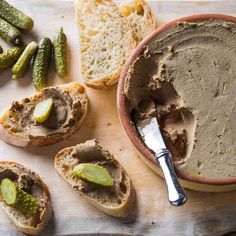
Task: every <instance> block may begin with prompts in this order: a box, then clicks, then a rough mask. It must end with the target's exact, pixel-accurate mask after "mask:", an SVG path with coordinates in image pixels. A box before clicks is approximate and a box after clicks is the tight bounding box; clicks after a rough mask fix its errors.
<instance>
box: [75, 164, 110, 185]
mask: <svg viewBox="0 0 236 236" xmlns="http://www.w3.org/2000/svg"><path fill="white" fill-rule="evenodd" d="M73 175H74V176H76V177H79V178H81V179H83V180H87V181H89V182H91V183H95V184H99V185H102V186H113V185H114V182H113V179H112V177H111V175H110V174H109V172H108V170H107V169H106V168H104V167H102V166H100V165H98V164H90V163H83V164H79V165H77V166H75V167H74V169H73Z"/></svg>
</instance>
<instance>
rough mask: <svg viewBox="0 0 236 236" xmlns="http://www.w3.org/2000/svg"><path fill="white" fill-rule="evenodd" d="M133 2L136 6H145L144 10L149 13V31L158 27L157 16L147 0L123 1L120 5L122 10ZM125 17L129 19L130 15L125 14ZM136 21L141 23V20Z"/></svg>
mask: <svg viewBox="0 0 236 236" xmlns="http://www.w3.org/2000/svg"><path fill="white" fill-rule="evenodd" d="M131 2H133V3H134V4H135V6H138V5H141V6H142V7H143V9H144V11H145V12H146V13H147V15H148V17H147V19H148V21H149V24H148V27H149V31H150V32H152V31H154V30H155V29H156V28H157V23H156V18H155V15H154V13H153V11H152V9H151V8H150V6H149V5H148V3H147V2H146V1H145V0H132V1H130V0H125V1H122V3H121V4H120V6H119V10H120V11H121V9H122V7H124V6H129V4H130V3H131ZM121 14H122V13H121ZM123 17H124V18H127V19H128V17H125V16H123ZM136 23H137V24H139V22H136ZM131 26H132V23H131ZM132 28H135V27H132ZM134 34H135V32H134ZM146 36H147V35H145V36H144V37H146ZM137 43H140V42H137Z"/></svg>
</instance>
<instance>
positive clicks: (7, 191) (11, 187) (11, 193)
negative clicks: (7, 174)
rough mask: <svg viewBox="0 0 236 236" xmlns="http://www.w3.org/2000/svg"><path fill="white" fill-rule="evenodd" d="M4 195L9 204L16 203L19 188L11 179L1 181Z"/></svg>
mask: <svg viewBox="0 0 236 236" xmlns="http://www.w3.org/2000/svg"><path fill="white" fill-rule="evenodd" d="M1 193H2V197H3V199H4V200H5V202H6V203H7V204H8V205H13V204H15V203H16V196H17V188H16V185H15V184H14V183H13V182H12V181H11V180H10V179H3V180H2V183H1Z"/></svg>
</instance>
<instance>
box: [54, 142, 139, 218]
mask: <svg viewBox="0 0 236 236" xmlns="http://www.w3.org/2000/svg"><path fill="white" fill-rule="evenodd" d="M55 168H56V169H57V171H58V172H59V174H60V175H61V176H62V177H63V178H64V179H65V180H66V181H67V182H69V183H70V184H71V185H72V187H73V189H75V190H77V191H78V192H79V193H80V194H81V195H82V196H84V197H85V198H86V199H87V200H88V201H89V202H90V203H91V204H93V205H94V206H95V207H96V208H98V209H99V210H101V211H103V212H104V213H106V214H109V215H112V216H115V217H129V216H131V215H132V211H133V208H134V206H135V192H134V189H133V187H132V184H131V181H130V178H129V176H128V174H127V173H126V171H125V170H124V168H123V167H122V166H121V165H120V163H119V162H118V161H117V160H116V159H115V158H114V157H113V155H112V154H111V153H110V152H109V151H108V150H106V149H105V148H103V147H102V146H101V145H100V144H99V142H98V141H97V140H88V141H86V142H85V143H81V144H78V145H76V146H73V147H69V148H65V149H63V150H61V151H60V152H59V153H58V154H57V155H56V157H55Z"/></svg>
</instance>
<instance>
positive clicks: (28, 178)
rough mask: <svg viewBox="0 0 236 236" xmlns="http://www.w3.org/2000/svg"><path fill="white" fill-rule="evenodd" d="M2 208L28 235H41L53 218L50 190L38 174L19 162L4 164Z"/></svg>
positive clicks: (0, 173) (1, 172) (0, 186)
mask: <svg viewBox="0 0 236 236" xmlns="http://www.w3.org/2000/svg"><path fill="white" fill-rule="evenodd" d="M0 206H1V207H2V208H3V209H4V211H5V212H6V214H7V215H8V216H9V218H10V219H11V220H12V221H13V223H14V224H15V225H16V227H17V228H19V230H20V231H22V232H24V233H26V234H33V235H35V234H38V233H39V232H40V231H42V230H43V229H44V227H45V226H46V225H47V223H48V221H49V219H50V218H51V216H52V206H51V201H50V194H49V191H48V188H47V186H46V185H45V184H44V182H43V181H42V179H41V178H40V176H39V175H38V174H36V173H35V172H33V171H31V170H30V169H27V168H26V167H24V166H23V165H21V164H18V163H16V162H7V161H1V162H0Z"/></svg>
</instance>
